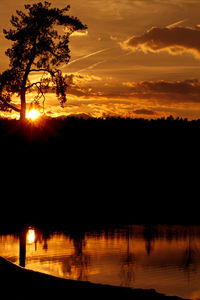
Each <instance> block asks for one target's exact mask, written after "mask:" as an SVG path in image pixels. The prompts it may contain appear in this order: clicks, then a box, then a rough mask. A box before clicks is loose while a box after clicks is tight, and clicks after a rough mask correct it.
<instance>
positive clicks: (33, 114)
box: [26, 108, 40, 121]
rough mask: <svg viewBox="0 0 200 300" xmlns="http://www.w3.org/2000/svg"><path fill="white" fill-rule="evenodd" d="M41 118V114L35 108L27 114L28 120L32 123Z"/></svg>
mask: <svg viewBox="0 0 200 300" xmlns="http://www.w3.org/2000/svg"><path fill="white" fill-rule="evenodd" d="M39 116H40V112H39V111H38V110H37V109H35V108H33V109H31V110H28V111H27V112H26V118H27V119H30V120H32V121H34V120H36V119H37V118H38V117H39Z"/></svg>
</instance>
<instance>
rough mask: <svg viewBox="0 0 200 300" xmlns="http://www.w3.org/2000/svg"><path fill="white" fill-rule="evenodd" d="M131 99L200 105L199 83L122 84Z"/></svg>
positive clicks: (142, 82) (195, 81)
mask: <svg viewBox="0 0 200 300" xmlns="http://www.w3.org/2000/svg"><path fill="white" fill-rule="evenodd" d="M123 85H124V86H126V87H128V88H129V89H130V94H131V95H132V97H136V98H140V99H149V100H157V101H159V103H164V102H168V103H200V97H199V95H200V81H198V79H193V80H184V81H164V80H158V81H141V82H124V83H123Z"/></svg>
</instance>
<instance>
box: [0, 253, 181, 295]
mask: <svg viewBox="0 0 200 300" xmlns="http://www.w3.org/2000/svg"><path fill="white" fill-rule="evenodd" d="M0 279H1V294H2V295H4V297H5V298H6V299H63V298H70V299H71V298H73V299H116V298H118V299H119V298H120V299H169V300H170V299H171V300H173V299H174V300H178V299H181V298H179V297H169V296H165V295H163V294H160V293H157V292H156V291H155V290H153V289H152V290H142V289H130V288H123V287H113V286H108V285H101V284H93V283H90V282H81V281H73V280H66V279H61V278H56V277H53V276H49V275H45V274H41V273H38V272H33V271H29V270H26V269H24V268H20V267H18V266H16V265H13V264H12V263H10V262H8V261H6V260H4V259H3V258H1V257H0Z"/></svg>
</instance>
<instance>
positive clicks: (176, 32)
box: [122, 26, 200, 59]
mask: <svg viewBox="0 0 200 300" xmlns="http://www.w3.org/2000/svg"><path fill="white" fill-rule="evenodd" d="M122 47H123V48H125V49H131V50H133V51H137V50H141V51H143V52H144V53H147V52H153V53H156V52H157V53H158V52H161V51H167V52H168V53H170V54H171V55H178V54H181V53H183V52H190V53H192V54H193V55H194V56H195V57H196V58H198V59H200V29H199V28H198V27H195V28H186V27H174V26H168V27H164V28H158V27H153V28H151V29H150V30H148V31H146V32H145V33H144V34H142V35H138V36H133V37H131V38H129V39H128V40H126V41H125V42H124V43H123V44H122Z"/></svg>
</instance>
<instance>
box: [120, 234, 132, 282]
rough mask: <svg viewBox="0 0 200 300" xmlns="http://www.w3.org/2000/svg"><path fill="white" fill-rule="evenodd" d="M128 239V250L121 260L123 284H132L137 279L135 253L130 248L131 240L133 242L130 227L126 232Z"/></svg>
mask: <svg viewBox="0 0 200 300" xmlns="http://www.w3.org/2000/svg"><path fill="white" fill-rule="evenodd" d="M126 241H127V251H126V255H125V256H124V257H123V258H122V260H121V270H120V274H119V276H120V278H121V286H127V287H128V286H131V285H132V283H133V282H134V280H135V273H134V267H135V255H134V253H132V252H131V249H130V241H132V242H133V239H131V237H130V229H129V228H128V230H127V232H126Z"/></svg>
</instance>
